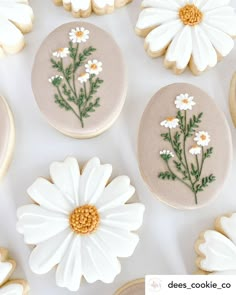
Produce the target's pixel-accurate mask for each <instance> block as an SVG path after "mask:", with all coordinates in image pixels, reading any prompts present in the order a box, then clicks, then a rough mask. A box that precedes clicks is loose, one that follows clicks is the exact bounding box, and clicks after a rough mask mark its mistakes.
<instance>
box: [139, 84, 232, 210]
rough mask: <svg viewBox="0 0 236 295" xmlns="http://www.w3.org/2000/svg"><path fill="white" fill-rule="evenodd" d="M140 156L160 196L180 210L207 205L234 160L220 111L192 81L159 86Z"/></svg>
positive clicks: (142, 131) (148, 112) (146, 118)
mask: <svg viewBox="0 0 236 295" xmlns="http://www.w3.org/2000/svg"><path fill="white" fill-rule="evenodd" d="M138 158H139V165H140V171H141V174H142V176H143V178H144V180H145V182H146V183H147V184H148V186H149V188H150V190H151V191H152V192H153V193H154V194H155V195H156V196H157V198H158V199H159V200H161V201H163V202H164V203H166V204H168V205H170V206H173V207H175V208H178V209H197V208H199V207H203V206H205V205H207V204H208V203H209V202H210V201H211V200H212V199H214V198H215V197H216V195H217V194H218V192H219V191H220V189H221V188H222V186H223V183H224V181H225V179H226V177H227V175H228V173H229V168H230V166H231V161H232V140H231V134H230V130H229V127H228V124H227V121H226V119H225V117H224V114H223V113H222V112H221V111H220V110H219V109H218V108H217V106H216V104H215V103H214V101H213V100H212V99H211V98H210V97H209V96H208V95H207V94H206V93H205V92H203V91H202V90H201V89H199V88H197V87H195V86H193V85H190V84H182V83H177V84H172V85H169V86H167V87H164V88H162V89H161V90H160V91H159V92H157V93H156V94H155V95H154V96H153V98H152V99H151V101H150V102H149V104H148V106H147V107H146V110H145V112H144V114H143V117H142V120H141V124H140V129H139V138H138Z"/></svg>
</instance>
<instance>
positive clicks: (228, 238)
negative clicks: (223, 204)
mask: <svg viewBox="0 0 236 295" xmlns="http://www.w3.org/2000/svg"><path fill="white" fill-rule="evenodd" d="M195 249H196V252H197V254H198V257H197V260H196V265H197V267H198V268H199V270H200V272H201V273H202V272H203V273H205V274H213V275H236V213H233V214H231V215H228V216H222V217H219V218H217V219H216V222H215V229H214V230H207V231H205V232H203V233H202V234H201V235H200V237H199V239H198V240H197V242H196V244H195Z"/></svg>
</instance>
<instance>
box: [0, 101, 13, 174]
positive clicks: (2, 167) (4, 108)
mask: <svg viewBox="0 0 236 295" xmlns="http://www.w3.org/2000/svg"><path fill="white" fill-rule="evenodd" d="M0 118H1V124H0V180H1V179H2V177H3V176H4V175H5V173H6V170H7V168H8V166H9V164H10V161H11V157H12V153H13V148H14V143H15V127H14V121H13V116H12V113H11V110H10V108H9V106H8V104H7V102H6V100H5V99H4V98H3V97H2V96H0Z"/></svg>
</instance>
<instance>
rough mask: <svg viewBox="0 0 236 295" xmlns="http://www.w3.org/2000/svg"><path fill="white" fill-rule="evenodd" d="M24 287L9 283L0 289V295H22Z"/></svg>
mask: <svg viewBox="0 0 236 295" xmlns="http://www.w3.org/2000/svg"><path fill="white" fill-rule="evenodd" d="M24 294H25V291H24V287H23V285H22V284H17V283H10V284H9V285H4V286H3V287H2V288H0V295H24Z"/></svg>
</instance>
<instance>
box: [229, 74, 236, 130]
mask: <svg viewBox="0 0 236 295" xmlns="http://www.w3.org/2000/svg"><path fill="white" fill-rule="evenodd" d="M229 107H230V113H231V117H232V120H233V123H234V127H236V73H234V75H233V78H232V80H231V85H230V96H229Z"/></svg>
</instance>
